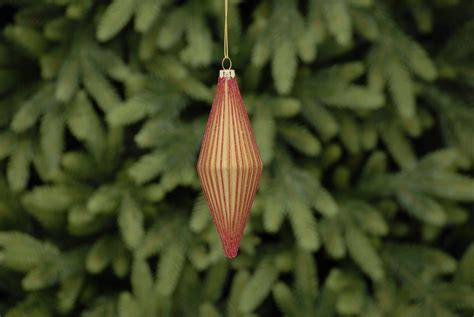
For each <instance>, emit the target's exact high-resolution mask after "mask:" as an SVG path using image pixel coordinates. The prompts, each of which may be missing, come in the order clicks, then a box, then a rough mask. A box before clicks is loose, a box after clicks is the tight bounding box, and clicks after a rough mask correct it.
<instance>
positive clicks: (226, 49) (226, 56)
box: [221, 0, 232, 69]
mask: <svg viewBox="0 0 474 317" xmlns="http://www.w3.org/2000/svg"><path fill="white" fill-rule="evenodd" d="M228 11H229V3H228V0H224V58H223V59H222V63H221V64H222V69H231V68H232V61H231V59H230V57H229V34H228V27H227V17H228ZM226 60H228V61H229V68H225V65H224V64H225V61H226Z"/></svg>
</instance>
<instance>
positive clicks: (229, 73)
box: [197, 0, 263, 258]
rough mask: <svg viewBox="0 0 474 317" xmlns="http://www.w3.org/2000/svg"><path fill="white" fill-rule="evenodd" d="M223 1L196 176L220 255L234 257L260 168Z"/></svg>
mask: <svg viewBox="0 0 474 317" xmlns="http://www.w3.org/2000/svg"><path fill="white" fill-rule="evenodd" d="M224 1H225V22H224V58H223V60H222V70H221V71H220V73H219V78H218V82H217V91H216V95H215V96H214V101H213V103H212V109H211V113H210V115H209V120H208V122H207V126H206V130H205V133H204V139H203V142H202V145H201V151H200V153H199V159H198V163H197V171H198V175H199V179H200V181H201V185H202V189H203V191H204V195H205V197H206V200H207V204H208V206H209V209H210V211H211V214H212V218H213V220H214V224H215V226H216V229H217V233H218V234H219V236H220V239H221V242H222V246H223V249H224V254H225V255H226V256H227V257H228V258H234V257H235V256H236V255H237V252H238V249H239V245H240V240H241V239H242V235H243V233H244V229H245V225H246V223H247V219H248V215H249V213H250V209H251V207H252V203H253V200H254V198H255V194H256V192H257V187H258V184H259V181H260V176H261V174H262V168H263V163H262V159H261V157H260V153H259V151H258V147H257V144H256V141H255V136H254V134H253V131H252V127H251V125H250V120H249V118H248V115H247V112H246V109H245V104H244V102H243V100H242V96H241V95H240V91H239V86H238V84H237V80H236V78H235V71H234V70H233V69H232V61H231V60H230V58H229V52H228V35H227V11H228V4H227V0H224ZM226 63H228V68H226V67H225V64H226Z"/></svg>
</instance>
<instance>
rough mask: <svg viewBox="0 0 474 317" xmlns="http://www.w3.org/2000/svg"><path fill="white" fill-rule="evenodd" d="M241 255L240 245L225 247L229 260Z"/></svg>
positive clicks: (225, 253)
mask: <svg viewBox="0 0 474 317" xmlns="http://www.w3.org/2000/svg"><path fill="white" fill-rule="evenodd" d="M237 253H239V244H238V243H231V244H229V245H225V246H224V255H225V256H226V257H227V258H229V259H233V258H235V257H236V256H237Z"/></svg>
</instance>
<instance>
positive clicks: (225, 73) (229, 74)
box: [219, 69, 235, 79]
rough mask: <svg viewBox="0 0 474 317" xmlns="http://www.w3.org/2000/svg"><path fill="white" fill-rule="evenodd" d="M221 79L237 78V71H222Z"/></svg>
mask: <svg viewBox="0 0 474 317" xmlns="http://www.w3.org/2000/svg"><path fill="white" fill-rule="evenodd" d="M219 77H220V78H225V79H230V78H235V71H234V70H233V69H221V71H220V72H219Z"/></svg>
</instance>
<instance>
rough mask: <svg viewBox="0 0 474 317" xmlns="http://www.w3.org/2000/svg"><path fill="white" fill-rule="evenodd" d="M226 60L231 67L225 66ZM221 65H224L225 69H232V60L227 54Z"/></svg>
mask: <svg viewBox="0 0 474 317" xmlns="http://www.w3.org/2000/svg"><path fill="white" fill-rule="evenodd" d="M226 60H227V61H229V68H225V66H224V64H225V61H226ZM221 65H222V69H225V70H229V69H232V60H231V59H230V58H229V57H227V56H226V57H224V58H223V59H222V62H221Z"/></svg>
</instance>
